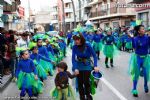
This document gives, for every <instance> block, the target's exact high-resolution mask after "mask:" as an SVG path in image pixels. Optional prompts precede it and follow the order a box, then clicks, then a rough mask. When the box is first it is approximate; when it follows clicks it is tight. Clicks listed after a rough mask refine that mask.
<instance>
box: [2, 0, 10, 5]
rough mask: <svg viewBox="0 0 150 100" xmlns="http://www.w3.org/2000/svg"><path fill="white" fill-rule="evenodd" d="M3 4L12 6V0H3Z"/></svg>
mask: <svg viewBox="0 0 150 100" xmlns="http://www.w3.org/2000/svg"><path fill="white" fill-rule="evenodd" d="M4 1H5V2H7V3H8V4H10V5H12V0H4Z"/></svg>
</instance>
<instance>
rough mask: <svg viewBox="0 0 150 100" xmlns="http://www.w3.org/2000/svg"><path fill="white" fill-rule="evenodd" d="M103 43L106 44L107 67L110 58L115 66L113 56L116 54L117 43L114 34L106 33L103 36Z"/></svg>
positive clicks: (104, 50)
mask: <svg viewBox="0 0 150 100" xmlns="http://www.w3.org/2000/svg"><path fill="white" fill-rule="evenodd" d="M103 44H104V48H103V53H104V55H105V56H106V59H105V65H106V68H109V66H108V58H110V64H111V66H112V67H113V57H114V55H115V54H116V47H115V45H114V44H115V39H114V36H113V35H106V36H105V37H104V38H103Z"/></svg>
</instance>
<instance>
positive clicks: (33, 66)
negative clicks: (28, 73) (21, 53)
mask: <svg viewBox="0 0 150 100" xmlns="http://www.w3.org/2000/svg"><path fill="white" fill-rule="evenodd" d="M30 66H31V68H32V70H33V73H34V75H37V70H36V68H35V65H34V63H33V61H32V60H31V62H30Z"/></svg>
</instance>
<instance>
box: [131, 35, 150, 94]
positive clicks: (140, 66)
mask: <svg viewBox="0 0 150 100" xmlns="http://www.w3.org/2000/svg"><path fill="white" fill-rule="evenodd" d="M132 44H133V48H134V49H135V53H134V54H133V55H132V57H131V62H130V69H129V71H130V74H131V76H132V80H133V91H132V93H133V95H137V94H138V92H137V82H138V79H139V76H144V89H145V92H146V93H147V92H148V85H147V82H148V81H149V80H150V74H149V73H150V56H149V55H148V48H149V47H150V38H149V37H148V36H147V35H143V36H137V37H135V38H132Z"/></svg>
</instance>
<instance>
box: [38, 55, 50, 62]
mask: <svg viewBox="0 0 150 100" xmlns="http://www.w3.org/2000/svg"><path fill="white" fill-rule="evenodd" d="M39 57H40V59H42V60H45V61H48V62H51V60H50V59H48V58H45V57H43V56H41V55H40V54H39Z"/></svg>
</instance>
